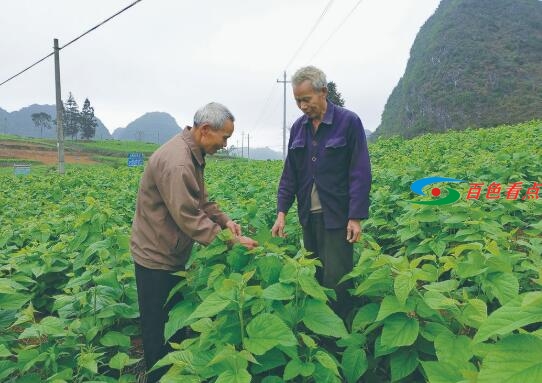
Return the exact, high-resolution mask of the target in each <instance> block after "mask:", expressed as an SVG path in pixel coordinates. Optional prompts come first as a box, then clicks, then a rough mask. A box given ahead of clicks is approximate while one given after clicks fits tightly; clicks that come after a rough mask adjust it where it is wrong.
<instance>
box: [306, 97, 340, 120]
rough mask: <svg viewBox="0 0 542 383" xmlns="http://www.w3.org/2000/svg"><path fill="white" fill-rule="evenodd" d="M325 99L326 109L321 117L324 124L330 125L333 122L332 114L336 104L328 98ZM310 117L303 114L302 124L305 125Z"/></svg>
mask: <svg viewBox="0 0 542 383" xmlns="http://www.w3.org/2000/svg"><path fill="white" fill-rule="evenodd" d="M326 101H327V109H326V112H325V113H324V117H323V118H322V122H323V123H324V124H326V125H332V124H333V116H334V115H335V109H336V108H337V106H336V105H335V104H334V103H332V102H331V101H329V99H326ZM309 121H310V119H309V118H308V117H307V116H306V115H305V116H303V124H304V125H307V124H308V123H309Z"/></svg>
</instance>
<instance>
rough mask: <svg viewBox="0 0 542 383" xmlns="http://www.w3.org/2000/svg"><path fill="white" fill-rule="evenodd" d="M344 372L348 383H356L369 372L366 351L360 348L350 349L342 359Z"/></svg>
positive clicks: (345, 351)
mask: <svg viewBox="0 0 542 383" xmlns="http://www.w3.org/2000/svg"><path fill="white" fill-rule="evenodd" d="M341 365H342V371H343V375H344V377H345V378H346V381H347V382H348V383H355V382H357V381H358V379H359V378H360V377H361V376H362V375H363V374H364V373H365V371H367V367H368V365H369V363H368V361H367V355H366V354H365V350H364V349H362V348H359V347H348V348H347V349H346V350H344V353H343V358H342V363H341Z"/></svg>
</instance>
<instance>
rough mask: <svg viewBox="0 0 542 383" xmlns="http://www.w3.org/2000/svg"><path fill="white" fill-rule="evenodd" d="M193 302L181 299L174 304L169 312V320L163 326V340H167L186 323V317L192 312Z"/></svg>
mask: <svg viewBox="0 0 542 383" xmlns="http://www.w3.org/2000/svg"><path fill="white" fill-rule="evenodd" d="M194 307H195V305H194V303H193V302H191V301H189V300H183V301H181V302H179V303H178V304H176V305H175V306H174V307H173V308H172V309H171V310H170V312H169V320H168V321H167V322H166V325H165V328H164V337H165V340H166V341H167V340H169V338H171V337H172V336H173V335H174V334H175V333H176V332H177V331H179V330H180V329H182V328H183V327H185V326H187V325H188V323H189V322H188V318H189V317H190V315H191V314H192V313H193V312H194Z"/></svg>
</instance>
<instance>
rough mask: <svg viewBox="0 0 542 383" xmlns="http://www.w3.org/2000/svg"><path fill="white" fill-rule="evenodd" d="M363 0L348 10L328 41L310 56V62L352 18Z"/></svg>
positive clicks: (359, 0)
mask: <svg viewBox="0 0 542 383" xmlns="http://www.w3.org/2000/svg"><path fill="white" fill-rule="evenodd" d="M362 1H363V0H358V2H357V3H356V5H354V7H353V8H352V9H351V10H350V12H348V14H347V15H346V16H345V17H344V19H343V20H342V21H341V22H340V23H339V25H338V26H337V28H335V30H333V32H331V34H330V35H329V37H328V38H327V40H326V41H324V43H323V44H322V45H320V47H319V48H318V49H317V50H316V53H315V54H314V55H313V56H312V57H311V58H310V60H309V62H311V61H312V60H313V59H314V58H315V57H316V56H317V55H318V53H320V51H321V50H322V48H323V47H324V46H325V45H326V44H327V43H328V42H329V40H331V39H332V38H333V36H335V34H336V33H337V32H338V31H339V30H340V29H341V28H342V27H343V25H344V24H345V23H346V21H347V20H348V19H349V18H350V16H352V14H353V13H354V11H355V10H356V9H357V8H358V6H359V5H360V4H361V2H362Z"/></svg>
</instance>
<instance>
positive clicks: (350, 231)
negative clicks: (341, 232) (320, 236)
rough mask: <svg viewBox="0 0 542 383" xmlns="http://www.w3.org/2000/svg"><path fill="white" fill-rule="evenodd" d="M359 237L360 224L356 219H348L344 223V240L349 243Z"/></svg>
mask: <svg viewBox="0 0 542 383" xmlns="http://www.w3.org/2000/svg"><path fill="white" fill-rule="evenodd" d="M360 237H361V224H360V223H359V220H357V219H349V220H348V224H347V225H346V240H347V241H348V242H350V243H354V242H357V241H358V240H359V238H360Z"/></svg>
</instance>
